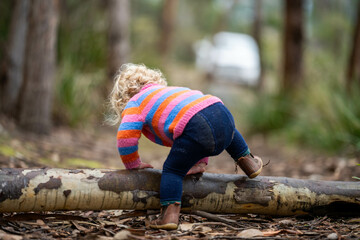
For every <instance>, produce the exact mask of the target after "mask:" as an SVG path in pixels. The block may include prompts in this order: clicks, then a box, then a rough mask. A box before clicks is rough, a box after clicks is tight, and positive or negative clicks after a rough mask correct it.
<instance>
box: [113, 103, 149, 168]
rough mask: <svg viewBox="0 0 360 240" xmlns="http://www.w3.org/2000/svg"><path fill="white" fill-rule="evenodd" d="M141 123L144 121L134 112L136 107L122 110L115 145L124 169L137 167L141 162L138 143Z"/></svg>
mask: <svg viewBox="0 0 360 240" xmlns="http://www.w3.org/2000/svg"><path fill="white" fill-rule="evenodd" d="M134 110H135V111H134ZM143 125H144V122H143V121H141V120H140V115H139V114H137V113H136V109H133V108H129V110H128V111H127V109H125V110H124V113H123V117H122V121H121V124H120V126H119V129H118V132H117V147H118V150H119V154H120V157H121V160H122V162H123V163H124V165H125V167H126V169H132V168H137V167H139V165H140V163H141V160H140V157H139V153H138V144H139V139H140V137H141V130H142V128H143Z"/></svg>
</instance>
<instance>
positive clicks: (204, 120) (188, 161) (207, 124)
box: [160, 103, 249, 205]
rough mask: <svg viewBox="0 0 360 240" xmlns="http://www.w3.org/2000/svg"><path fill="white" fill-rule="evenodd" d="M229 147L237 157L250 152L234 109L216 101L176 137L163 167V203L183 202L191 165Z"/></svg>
mask: <svg viewBox="0 0 360 240" xmlns="http://www.w3.org/2000/svg"><path fill="white" fill-rule="evenodd" d="M225 149H226V151H227V152H228V153H229V154H230V155H231V157H232V158H233V159H234V160H237V159H238V158H240V157H242V156H244V155H246V154H248V153H249V149H248V146H247V144H246V142H245V140H244V138H243V137H242V136H241V134H240V133H239V131H238V130H236V128H235V124H234V118H233V116H232V115H231V113H230V111H229V110H228V109H227V108H226V107H225V106H224V105H223V104H222V103H216V104H213V105H211V106H209V107H207V108H205V109H203V110H202V111H200V112H198V113H197V114H195V115H194V116H193V117H192V118H191V119H190V121H189V122H188V124H187V125H186V127H185V129H184V131H183V133H182V135H181V136H179V137H178V138H176V139H175V141H174V144H173V146H172V148H171V150H170V153H169V155H168V157H167V159H166V161H165V163H164V166H163V171H162V176H161V184H160V202H161V205H168V204H170V203H173V202H181V196H182V185H183V179H184V177H185V176H186V174H187V172H188V171H189V170H190V169H191V167H192V166H194V165H195V164H196V163H197V162H198V161H199V160H200V159H203V158H205V157H209V156H215V155H218V154H220V153H221V152H222V151H223V150H225Z"/></svg>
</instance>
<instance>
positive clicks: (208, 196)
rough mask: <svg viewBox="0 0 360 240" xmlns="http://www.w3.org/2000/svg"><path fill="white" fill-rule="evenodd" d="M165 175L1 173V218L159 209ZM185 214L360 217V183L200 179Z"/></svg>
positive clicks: (189, 180) (192, 185)
mask: <svg viewBox="0 0 360 240" xmlns="http://www.w3.org/2000/svg"><path fill="white" fill-rule="evenodd" d="M160 178H161V171H159V170H153V169H146V170H132V171H128V170H119V171H115V170H100V169H82V170H67V169H2V170H0V212H28V211H55V210H106V209H136V210H145V209H158V208H159V207H160V201H159V188H160ZM182 207H183V210H184V211H189V210H202V211H206V212H213V213H254V214H268V215H274V216H290V215H296V214H314V215H341V216H359V215H360V183H359V182H335V181H314V180H300V179H292V178H284V177H258V178H256V179H249V178H247V177H245V176H242V175H229V174H210V173H205V174H197V175H192V176H187V177H186V178H185V180H184V194H183V199H182Z"/></svg>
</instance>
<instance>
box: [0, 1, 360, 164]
mask: <svg viewBox="0 0 360 240" xmlns="http://www.w3.org/2000/svg"><path fill="white" fill-rule="evenodd" d="M21 2H22V1H11V0H3V1H1V2H0V16H1V18H0V61H1V79H0V93H1V94H0V95H1V97H0V99H1V100H0V107H1V114H2V115H1V118H2V122H3V125H4V126H3V127H2V129H3V130H2V131H3V132H6V131H9V129H7V128H8V122H13V123H14V127H13V128H15V129H19V131H25V130H26V132H34V133H35V134H51V133H52V132H53V131H54V129H56V128H58V127H61V126H69V127H71V128H72V129H82V130H84V131H95V130H94V129H97V128H99V129H100V128H102V127H103V124H104V122H103V121H104V115H106V108H105V105H106V98H107V95H108V93H109V87H110V86H111V84H112V80H113V76H114V74H115V72H116V69H117V68H118V67H119V66H120V65H121V64H122V63H126V62H133V63H144V64H145V65H147V66H149V67H152V68H158V69H160V70H162V71H163V72H164V73H165V76H166V77H167V79H168V81H169V82H170V84H174V85H180V84H181V85H184V86H188V87H192V88H198V89H200V90H203V91H204V92H209V93H213V94H215V95H219V96H220V97H222V98H224V102H225V103H226V104H227V105H228V106H229V108H230V109H231V110H232V112H233V113H234V115H235V117H236V119H237V123H238V127H240V128H241V131H242V132H243V133H244V134H245V135H246V136H258V135H261V136H262V137H265V138H266V139H270V142H271V141H274V142H276V141H280V142H282V143H286V145H292V146H296V147H306V148H307V149H311V151H315V152H318V151H321V153H322V154H327V155H338V156H346V158H350V159H358V157H359V153H360V85H359V84H360V70H359V69H360V60H359V59H360V53H359V48H360V47H359V45H360V37H359V6H360V5H359V1H353V0H346V1H336V0H323V1H312V0H304V1H301V0H298V1H281V0H274V1H261V0H257V1H248V0H232V1H231V0H229V1H219V0H197V1H190V0H181V1H177V0H168V1H162V0H146V1H144V0H132V1H128V0H120V1H116V0H107V1H100V0H89V1H86V3H85V2H83V1H77V0H64V1H48V2H53V5H52V4H48V5H46V4H45V5H44V4H43V6H41V1H39V2H40V3H37V1H31V4H33V5H32V6H27V8H28V11H29V15H28V17H27V18H24V19H25V20H23V21H24V22H23V23H20V24H19V23H18V24H19V25H18V26H26V24H27V22H28V24H29V25H28V26H29V27H28V29H27V35H26V34H25V35H24V36H23V41H20V44H19V46H22V49H23V53H20V54H19V52H17V54H18V55H17V56H20V55H22V56H23V62H24V65H23V66H20V68H19V69H20V70H19V69H18V70H16V71H17V72H18V73H19V72H20V73H21V74H20V78H22V79H23V80H20V81H21V82H20V83H19V84H18V86H17V89H18V90H17V93H16V94H15V95H16V96H15V97H13V98H12V99H13V101H12V102H9V99H10V98H11V97H9V93H10V92H9V91H8V89H9V85H10V84H9V82H10V80H9V79H10V78H9V71H10V70H9V69H11V66H13V65H12V64H11V63H10V62H11V61H10V60H9V59H10V57H9V56H10V55H11V53H10V52H11V49H13V48H14V46H13V45H14V44H15V43H16V41H14V36H13V34H14V29H12V27H13V26H14V24H16V23H14V21H16V20H17V21H18V22H19V21H20V20H21V19H20V18H19V17H16V19H15V20H14V14H16V6H17V5H18V4H20V3H21ZM25 2H26V1H25ZM29 2H30V1H29ZM31 4H30V5H31ZM35 4H40V5H38V6H40V7H39V8H40V9H43V10H44V9H45V11H42V12H41V11H38V12H36V11H35V10H34V5H35ZM44 12H45V13H44ZM46 13H47V14H46ZM34 14H35V15H34ZM25 16H27V15H25ZM36 16H37V17H39V18H40V20H38V23H41V24H44V26H43V29H50V30H49V34H50V35H49V36H50V37H48V38H47V39H48V41H53V49H50V50H49V49H47V50H46V49H45V50H39V51H38V52H36V51H35V50H34V51H33V52H31V50H29V49H36V47H29V46H31V43H29V41H31V39H30V37H29V36H31V35H33V36H35V37H36V36H37V35H36V34H32V32H35V30H34V25H31V24H35V23H36V20H34V19H35V18H36ZM32 18H34V19H32ZM44 19H45V20H44ZM46 19H47V20H46ZM34 22H35V23H34ZM46 23H48V25H46ZM24 24H25V25H24ZM41 24H38V25H41ZM51 24H52V25H51ZM16 29H17V30H18V31H20V29H19V28H16ZM39 29H41V27H40V28H39ZM219 31H230V32H239V33H246V34H249V35H252V36H253V37H254V38H255V39H256V40H257V42H258V45H259V49H260V55H261V63H262V77H261V84H260V85H259V86H258V87H256V88H249V87H244V86H234V85H233V84H228V83H223V82H222V83H209V82H207V81H206V80H205V77H204V75H203V73H201V72H199V71H198V70H197V69H196V67H195V52H194V44H195V43H196V41H198V40H200V39H202V38H204V37H208V38H211V37H212V36H213V35H214V34H215V33H217V32H219ZM40 32H41V31H40ZM289 36H290V37H289ZM49 39H50V40H49ZM51 39H53V40H51ZM32 41H35V43H36V40H32ZM37 42H40V41H37ZM32 44H34V43H32ZM39 45H40V44H39ZM12 47H13V48H12ZM40 47H41V46H40ZM15 48H16V49H17V50H19V47H15ZM44 51H53V53H54V54H53V58H54V61H53V67H52V66H50V67H49V66H48V65H46V64H48V63H51V62H52V60H51V59H50V60H49V59H46V57H49V56H50V57H51V55H52V54H48V52H44ZM30 53H32V54H33V55H31V56H29V54H30ZM31 64H38V65H41V66H40V67H39V66H38V67H34V65H31ZM52 68H54V70H53V71H52V72H51V73H47V74H48V75H46V74H45V75H44V74H43V75H44V76H47V77H44V81H43V82H40V80H38V81H37V80H31V79H32V78H31V77H29V76H28V75H31V74H30V73H31V70H29V69H40V70H39V71H40V72H41V71H42V69H45V70H44V72H46V70H49V69H50V70H51V69H52ZM39 71H38V72H39ZM10 75H11V74H10ZM40 75H41V74H40ZM40 78H41V77H37V78H36V79H40ZM11 81H12V80H11ZM31 82H32V83H31ZM49 82H52V83H51V84H49ZM22 83H23V84H22ZM25 83H26V84H25ZM36 84H38V85H36ZM39 85H42V86H43V85H49V86H47V87H45V88H44V89H47V90H46V91H47V92H48V93H47V94H48V95H49V96H48V97H42V96H41V94H42V92H41V91H40V92H36V91H35V92H34V91H33V93H32V94H35V95H37V96H38V97H37V98H34V97H31V96H29V95H28V94H27V92H29V91H31V90H29V89H37V86H39ZM26 86H27V87H26ZM11 89H14V87H13V88H11ZM34 99H35V100H36V99H37V100H36V101H35V100H34ZM39 109H43V110H41V111H40V110H39ZM44 109H45V110H44ZM46 109H48V110H46ZM47 111H48V113H46V112H47ZM34 116H35V117H34ZM29 119H30V120H29ZM29 121H30V122H29ZM112 131H116V128H114V129H112ZM3 136H4V135H3ZM8 137H9V136H7V137H3V140H2V143H3V145H2V146H3V147H2V154H3V155H6V154H8V152H9V151H10V150H9V149H8V148H7V146H5V145H6V141H7V140H8ZM114 149H115V148H114ZM114 151H116V150H114ZM10 152H11V151H10Z"/></svg>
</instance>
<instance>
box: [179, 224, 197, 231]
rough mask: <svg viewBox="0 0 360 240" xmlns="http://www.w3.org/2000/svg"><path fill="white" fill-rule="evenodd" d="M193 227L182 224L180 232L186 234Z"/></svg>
mask: <svg viewBox="0 0 360 240" xmlns="http://www.w3.org/2000/svg"><path fill="white" fill-rule="evenodd" d="M193 226H194V223H183V224H180V231H182V232H187V231H190V230H191V229H192V228H193Z"/></svg>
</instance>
